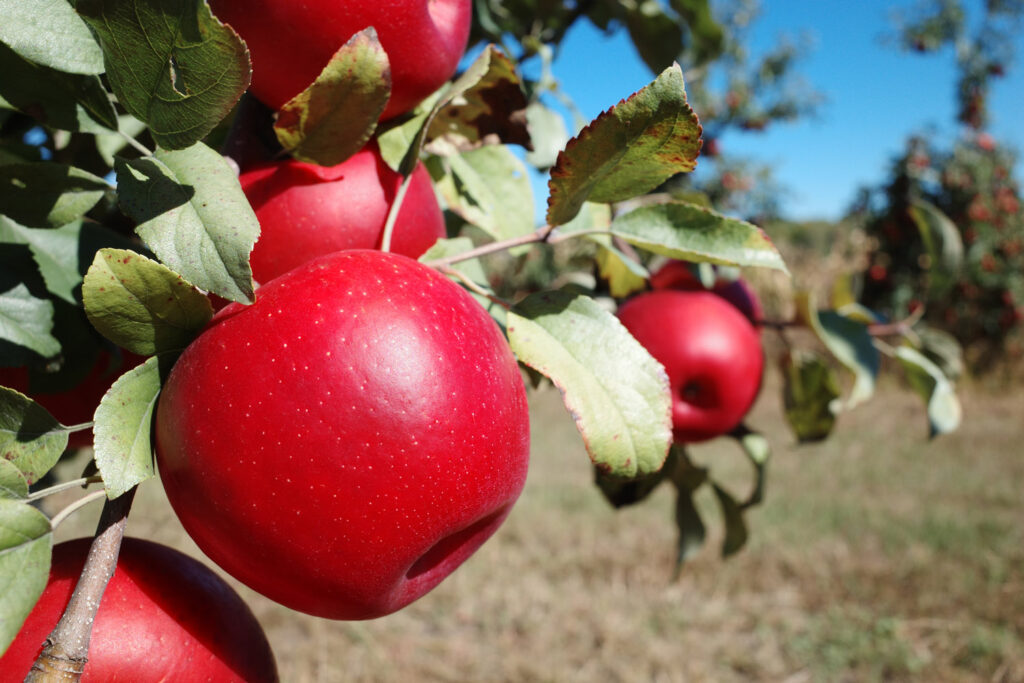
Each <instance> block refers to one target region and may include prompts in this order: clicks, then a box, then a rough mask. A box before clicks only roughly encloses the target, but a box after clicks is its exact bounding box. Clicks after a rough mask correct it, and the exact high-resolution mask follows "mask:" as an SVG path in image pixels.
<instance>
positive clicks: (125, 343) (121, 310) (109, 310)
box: [82, 249, 213, 356]
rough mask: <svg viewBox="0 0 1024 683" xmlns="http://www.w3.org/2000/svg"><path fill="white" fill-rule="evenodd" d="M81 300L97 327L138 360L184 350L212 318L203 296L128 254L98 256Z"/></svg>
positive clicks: (161, 267) (102, 253) (170, 272)
mask: <svg viewBox="0 0 1024 683" xmlns="http://www.w3.org/2000/svg"><path fill="white" fill-rule="evenodd" d="M82 298H83V300H84V302H85V313H86V315H87V316H88V317H89V322H91V323H92V324H93V327H95V328H96V329H97V330H98V331H99V333H100V334H102V335H103V336H104V337H106V338H107V339H109V340H110V341H112V342H114V343H115V344H117V345H118V346H120V347H122V348H125V349H128V350H129V351H131V352H132V353H136V354H138V355H140V356H151V355H153V354H157V353H166V352H175V351H181V350H183V349H184V348H185V347H186V346H188V345H189V343H191V342H192V340H193V339H195V338H196V336H198V335H199V333H200V332H201V331H202V330H203V328H204V327H206V323H208V322H209V321H210V318H212V317H213V306H211V305H210V300H209V299H208V298H207V297H206V295H205V294H203V293H202V292H200V291H199V290H197V289H196V288H195V287H193V286H192V285H191V284H189V283H188V282H186V281H185V280H184V279H183V278H182V277H181V276H180V275H178V274H177V273H175V272H174V271H173V270H171V269H169V268H167V267H166V266H164V265H163V264H161V263H157V262H156V261H152V260H150V259H148V258H146V257H145V256H142V255H141V254H138V253H136V252H134V251H127V250H124V249H101V250H100V251H99V253H97V254H96V258H95V260H93V263H92V266H91V267H90V268H89V272H88V273H86V275H85V282H84V284H83V285H82Z"/></svg>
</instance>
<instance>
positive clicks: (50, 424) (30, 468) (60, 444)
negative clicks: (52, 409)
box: [0, 387, 68, 484]
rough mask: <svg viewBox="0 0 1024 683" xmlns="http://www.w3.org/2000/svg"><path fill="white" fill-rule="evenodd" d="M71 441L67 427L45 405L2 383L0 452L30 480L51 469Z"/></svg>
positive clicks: (0, 395) (0, 394) (0, 398)
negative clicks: (54, 417) (65, 428)
mask: <svg viewBox="0 0 1024 683" xmlns="http://www.w3.org/2000/svg"><path fill="white" fill-rule="evenodd" d="M67 445H68V433H67V431H65V430H64V429H63V428H62V427H61V425H60V423H59V422H57V421H56V420H55V419H53V416H52V415H50V413H48V412H46V410H45V409H44V408H43V407H42V406H40V405H39V404H38V403H36V402H35V401H33V400H32V399H30V398H28V397H27V396H25V395H23V394H21V393H19V392H17V391H15V390H14V389H8V388H7V387H0V453H2V455H3V460H5V461H8V462H10V464H12V465H14V466H15V467H17V468H18V471H20V472H21V473H22V475H24V477H25V479H26V480H27V481H28V483H29V484H32V483H34V482H35V481H36V480H38V479H39V478H40V477H41V476H43V475H44V474H46V473H47V472H49V471H50V469H51V468H52V467H53V466H54V465H55V464H56V463H57V460H58V459H59V458H60V454H61V453H63V452H64V449H65V448H67Z"/></svg>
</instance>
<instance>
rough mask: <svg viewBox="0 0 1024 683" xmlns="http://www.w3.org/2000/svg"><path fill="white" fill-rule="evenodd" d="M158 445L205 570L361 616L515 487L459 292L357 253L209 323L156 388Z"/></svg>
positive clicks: (507, 393)
mask: <svg viewBox="0 0 1024 683" xmlns="http://www.w3.org/2000/svg"><path fill="white" fill-rule="evenodd" d="M268 312H272V313H273V314H272V315H268ZM247 343H248V346H247V345H246V344H247ZM243 416H246V417H245V418H244V419H242V418H243ZM156 443H157V459H158V463H159V470H160V476H161V478H162V480H163V483H164V487H165V489H166V491H167V495H168V498H169V499H170V501H171V504H172V506H173V507H174V509H175V511H176V513H177V514H178V517H179V518H180V519H181V521H182V524H183V525H184V526H185V528H186V530H187V531H188V532H189V534H190V535H191V536H192V537H193V539H195V541H196V543H197V544H198V545H199V547H200V548H201V549H202V550H203V552H205V553H206V554H207V555H208V556H209V557H210V558H211V559H212V560H213V561H214V562H216V563H217V564H218V565H220V566H221V567H223V568H224V569H225V570H226V571H228V572H229V573H231V574H232V575H234V576H235V577H236V578H238V579H239V580H241V581H242V582H244V583H246V584H248V585H249V586H250V587H252V588H253V589H255V590H257V591H259V592H261V593H263V594H264V595H266V596H268V597H270V598H271V599H273V600H276V601H278V602H280V603H282V604H284V605H286V606H288V607H291V608H292V609H296V610H299V611H303V612H307V613H310V614H315V615H317V616H322V617H328V618H335V619H366V618H373V617H377V616H381V615H384V614H388V613H390V612H393V611H395V610H397V609H400V608H401V607H403V606H404V605H406V604H408V603H409V602H411V601H413V600H415V599H416V598H418V597H420V596H421V595H423V594H424V593H426V592H427V591H429V590H430V589H431V588H433V587H434V586H435V585H437V583H439V582H440V581H441V580H442V579H443V578H444V577H445V576H447V575H448V574H449V573H450V572H451V571H452V570H454V569H455V568H456V567H457V566H458V565H459V564H460V563H461V562H462V561H464V560H465V559H466V558H467V557H468V556H469V555H470V554H471V553H472V552H473V551H474V550H475V549H476V548H477V547H478V546H479V545H480V544H481V543H483V541H484V540H486V538H488V537H489V536H490V535H491V534H492V533H493V532H494V531H495V530H496V529H497V528H498V526H499V525H500V524H501V522H502V521H503V520H504V518H505V516H506V515H507V514H508V512H509V510H510V508H511V506H512V503H513V502H514V501H515V500H516V498H517V497H518V495H519V492H520V491H521V489H522V486H523V484H524V482H525V477H526V470H527V463H528V460H529V417H528V408H527V403H526V394H525V390H524V387H523V383H522V379H521V376H520V373H519V369H518V365H517V363H516V361H515V358H514V357H513V355H512V353H511V351H510V349H509V347H508V344H507V342H506V340H505V338H504V336H503V335H502V334H501V331H500V330H499V329H498V327H497V325H496V324H495V323H494V321H493V320H491V318H490V317H489V316H488V315H487V313H486V312H485V311H484V310H483V309H482V308H481V307H480V306H479V305H478V304H477V303H476V302H475V301H474V300H473V298H472V297H471V296H469V295H468V294H467V293H466V292H465V291H464V290H463V289H462V288H460V287H459V286H457V285H455V284H454V283H452V282H450V281H449V280H447V279H446V278H444V277H443V276H442V275H440V274H439V273H437V272H436V271H434V270H432V269H430V268H428V267H426V266H424V265H422V264H420V263H417V262H415V261H413V260H411V259H409V258H406V257H404V256H399V255H396V254H389V253H382V252H377V251H370V250H365V251H364V250H355V251H346V252H338V253H335V254H331V255H329V256H326V257H322V258H320V259H317V260H315V261H312V262H310V263H308V264H306V265H305V266H303V267H301V268H299V269H297V270H294V271H292V272H290V273H288V274H286V275H284V276H282V277H280V278H277V279H276V280H273V281H271V282H270V283H267V284H266V285H264V286H263V287H261V288H260V289H259V291H258V294H257V298H256V302H255V303H254V304H252V305H251V306H243V305H241V304H231V305H230V306H228V307H226V308H225V309H223V310H222V311H220V312H219V313H218V314H217V315H216V316H215V317H214V319H213V320H212V321H211V323H210V325H209V327H208V328H207V330H206V331H205V332H204V333H203V334H202V335H200V337H199V338H198V339H197V340H196V341H195V342H193V344H192V345H190V346H189V348H188V349H186V351H185V352H184V353H183V354H182V356H181V358H180V359H179V360H178V362H177V364H176V365H175V366H174V369H173V370H172V372H171V374H170V377H169V378H168V381H167V383H166V385H165V387H164V390H163V393H162V395H161V398H160V403H159V406H158V409H157V424H156ZM297 513H299V514H297Z"/></svg>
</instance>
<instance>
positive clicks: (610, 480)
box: [594, 451, 675, 509]
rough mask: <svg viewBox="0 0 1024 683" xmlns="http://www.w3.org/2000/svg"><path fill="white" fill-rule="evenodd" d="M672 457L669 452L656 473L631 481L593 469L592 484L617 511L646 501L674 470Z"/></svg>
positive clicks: (672, 454) (673, 453)
mask: <svg viewBox="0 0 1024 683" xmlns="http://www.w3.org/2000/svg"><path fill="white" fill-rule="evenodd" d="M674 455H675V452H674V451H669V455H668V458H667V459H666V460H665V464H664V465H663V466H662V468H661V469H660V470H658V471H657V472H653V473H651V474H648V475H644V476H641V477H635V478H632V479H623V478H621V477H615V476H612V475H609V474H607V473H606V472H603V471H602V470H601V468H600V467H595V468H594V483H595V484H596V485H597V488H598V490H599V491H600V492H601V494H602V495H603V496H604V497H605V500H607V501H608V502H609V503H610V504H611V506H612V507H614V508H616V509H618V508H622V507H626V506H628V505H636V504H637V503H639V502H641V501H643V500H646V499H647V497H648V496H650V495H651V494H652V493H653V492H654V490H655V489H656V488H658V485H659V484H661V482H663V481H665V479H667V478H668V473H669V472H670V471H672V470H673V469H674V468H675V462H674Z"/></svg>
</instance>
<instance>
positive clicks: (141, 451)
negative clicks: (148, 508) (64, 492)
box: [93, 357, 160, 500]
mask: <svg viewBox="0 0 1024 683" xmlns="http://www.w3.org/2000/svg"><path fill="white" fill-rule="evenodd" d="M159 394H160V367H159V360H158V359H157V358H156V357H153V358H150V359H148V360H147V361H146V362H145V363H143V364H142V365H138V366H136V367H134V368H132V369H131V370H129V371H128V372H126V373H125V374H123V375H121V376H120V377H119V378H117V380H116V381H115V382H114V384H113V385H111V387H110V390H109V391H107V393H106V394H105V395H104V396H103V399H102V400H101V401H100V405H99V407H98V408H96V418H95V420H96V423H95V425H94V426H93V433H94V434H95V441H94V445H93V448H94V449H95V451H96V455H95V459H96V466H97V467H98V468H99V471H100V475H101V476H102V477H103V485H104V486H105V487H106V489H107V497H108V498H109V499H110V500H113V499H114V498H117V497H118V496H120V495H121V494H123V493H126V492H127V491H128V490H130V489H131V488H132V487H133V486H135V485H136V484H139V483H141V482H143V481H145V480H146V479H149V478H150V477H152V476H153V475H154V474H155V470H154V468H153V446H152V442H151V438H150V430H151V427H152V420H153V408H154V406H155V405H156V401H157V397H158V396H159Z"/></svg>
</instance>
